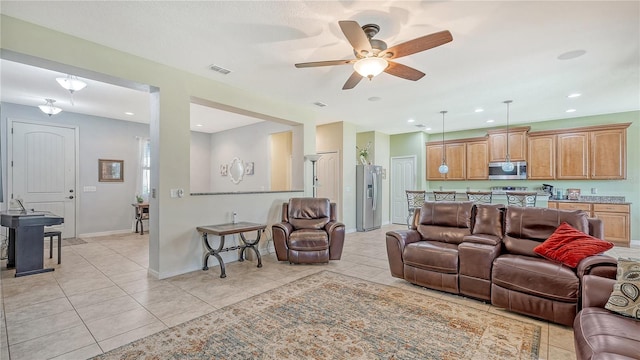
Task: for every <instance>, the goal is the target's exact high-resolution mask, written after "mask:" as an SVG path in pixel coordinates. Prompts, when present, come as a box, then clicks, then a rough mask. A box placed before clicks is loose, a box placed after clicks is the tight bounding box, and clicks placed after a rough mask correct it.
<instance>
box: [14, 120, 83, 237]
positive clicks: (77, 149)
mask: <svg viewBox="0 0 640 360" xmlns="http://www.w3.org/2000/svg"><path fill="white" fill-rule="evenodd" d="M14 122H21V123H25V124H32V125H38V126H51V127H59V128H65V129H71V130H73V133H74V150H75V154H74V155H75V159H74V164H75V168H76V171H75V173H76V176H75V179H74V181H75V183H76V188H75V200H76V201H74V208H75V211H74V212H75V217H76V218H75V221H74V224H75V228H74V229H73V233H74V234H75V236H78V211H79V208H80V207H79V204H80V197H79V196H78V194H79V193H80V191H79V190H78V189H79V188H80V174H79V169H80V129H79V127H78V126H74V125H65V124H59V123H54V122H47V121H33V120H24V119H13V118H7V195H8V196H7V201H6V203H7V204H9V202H10V201H11V200H12V199H13V166H11V161H13V130H12V129H13V123H14ZM8 207H9V205H7V208H8Z"/></svg>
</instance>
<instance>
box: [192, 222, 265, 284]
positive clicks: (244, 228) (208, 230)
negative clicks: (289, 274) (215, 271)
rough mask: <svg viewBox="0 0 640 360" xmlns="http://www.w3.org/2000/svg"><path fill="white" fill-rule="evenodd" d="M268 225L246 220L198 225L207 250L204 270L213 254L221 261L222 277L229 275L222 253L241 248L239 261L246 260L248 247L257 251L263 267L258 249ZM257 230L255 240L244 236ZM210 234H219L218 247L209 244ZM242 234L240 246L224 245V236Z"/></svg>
mask: <svg viewBox="0 0 640 360" xmlns="http://www.w3.org/2000/svg"><path fill="white" fill-rule="evenodd" d="M266 227H267V225H264V224H257V223H251V222H246V221H240V222H237V223H235V224H234V223H228V224H218V225H208V226H198V227H197V230H198V232H200V233H202V242H203V243H204V246H205V248H206V249H207V251H205V254H204V264H203V266H202V270H208V269H209V265H208V261H209V256H211V255H213V256H214V257H215V258H216V259H218V262H219V263H220V277H221V278H225V277H227V273H226V271H225V268H224V261H222V257H220V253H221V252H224V251H232V250H241V251H240V259H238V261H244V258H245V251H246V250H247V249H252V250H253V251H254V252H255V253H256V257H257V258H258V267H259V268H260V267H262V258H261V257H260V252H259V251H258V248H257V245H258V243H259V242H260V235H261V234H262V231H263V230H264V229H265V228H266ZM254 230H256V232H257V235H256V239H255V240H253V241H250V240H247V239H246V238H245V237H244V233H245V232H250V231H254ZM208 234H211V235H215V236H219V237H220V244H219V245H218V247H217V248H215V249H214V248H213V247H212V246H211V244H209V238H208ZM233 234H240V239H241V240H242V244H241V245H238V246H230V247H225V246H224V237H225V235H233Z"/></svg>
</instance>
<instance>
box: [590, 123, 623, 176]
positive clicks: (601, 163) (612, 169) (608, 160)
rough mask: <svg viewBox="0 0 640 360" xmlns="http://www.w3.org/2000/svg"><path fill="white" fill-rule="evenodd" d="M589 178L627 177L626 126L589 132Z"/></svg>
mask: <svg viewBox="0 0 640 360" xmlns="http://www.w3.org/2000/svg"><path fill="white" fill-rule="evenodd" d="M589 140H590V141H591V162H590V164H589V165H590V166H591V178H592V179H602V180H607V179H625V178H626V177H627V128H626V127H624V128H616V129H607V130H598V131H593V132H591V138H590V139H589Z"/></svg>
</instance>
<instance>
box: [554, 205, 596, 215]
mask: <svg viewBox="0 0 640 360" xmlns="http://www.w3.org/2000/svg"><path fill="white" fill-rule="evenodd" d="M557 204H558V209H559V210H582V211H584V212H586V213H587V214H588V215H589V216H591V204H590V203H582V202H558V203H557Z"/></svg>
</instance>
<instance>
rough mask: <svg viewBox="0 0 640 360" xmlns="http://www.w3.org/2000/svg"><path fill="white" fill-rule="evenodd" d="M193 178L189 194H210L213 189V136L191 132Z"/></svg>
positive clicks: (190, 180)
mask: <svg viewBox="0 0 640 360" xmlns="http://www.w3.org/2000/svg"><path fill="white" fill-rule="evenodd" d="M189 158H190V159H191V169H190V173H191V176H190V178H189V186H190V189H189V192H191V193H204V192H210V191H211V190H210V188H211V134H209V133H201V132H195V131H192V132H191V154H190V156H189Z"/></svg>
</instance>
